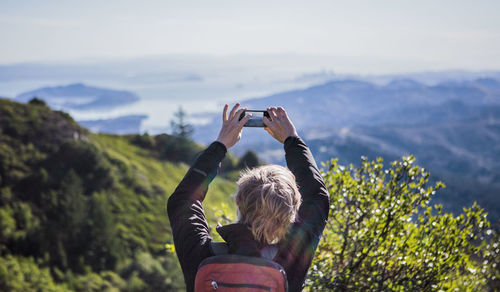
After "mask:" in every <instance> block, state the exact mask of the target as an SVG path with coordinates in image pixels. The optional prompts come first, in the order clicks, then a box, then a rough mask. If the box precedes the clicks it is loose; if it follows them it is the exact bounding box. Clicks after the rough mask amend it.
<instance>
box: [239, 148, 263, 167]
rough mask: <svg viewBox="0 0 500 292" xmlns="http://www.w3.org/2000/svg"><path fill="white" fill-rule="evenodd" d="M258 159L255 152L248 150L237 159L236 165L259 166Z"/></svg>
mask: <svg viewBox="0 0 500 292" xmlns="http://www.w3.org/2000/svg"><path fill="white" fill-rule="evenodd" d="M259 164H260V161H259V157H258V156H257V154H255V152H253V151H251V150H248V151H247V152H246V153H245V154H244V155H243V156H242V157H241V158H240V160H239V161H238V165H237V166H236V167H237V168H238V169H243V168H254V167H257V166H259Z"/></svg>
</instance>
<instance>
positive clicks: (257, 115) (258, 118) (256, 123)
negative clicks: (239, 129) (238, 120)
mask: <svg viewBox="0 0 500 292" xmlns="http://www.w3.org/2000/svg"><path fill="white" fill-rule="evenodd" d="M265 113H267V112H266V111H262V110H246V111H245V116H246V115H248V114H252V115H253V117H252V118H251V119H250V120H248V122H246V124H245V127H265V126H266V125H264V122H263V121H262V119H263V118H264V114H265Z"/></svg>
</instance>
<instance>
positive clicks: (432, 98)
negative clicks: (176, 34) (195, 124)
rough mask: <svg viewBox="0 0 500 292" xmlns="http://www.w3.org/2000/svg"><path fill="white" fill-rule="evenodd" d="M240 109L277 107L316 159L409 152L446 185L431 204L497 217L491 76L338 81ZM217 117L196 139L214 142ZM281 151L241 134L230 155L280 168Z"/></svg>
mask: <svg viewBox="0 0 500 292" xmlns="http://www.w3.org/2000/svg"><path fill="white" fill-rule="evenodd" d="M243 105H244V106H247V107H249V108H250V109H265V108H266V107H267V106H272V105H280V106H283V107H284V108H285V109H286V110H287V112H288V113H289V115H290V116H291V117H292V120H293V121H294V123H295V125H296V126H297V128H298V131H299V134H300V135H301V136H303V137H304V138H305V139H306V141H307V142H308V144H309V145H310V147H311V149H312V151H313V153H314V155H315V157H316V159H317V160H318V161H326V160H329V159H331V158H338V159H339V160H340V162H341V163H343V164H349V163H353V164H359V162H360V157H361V156H362V155H363V156H368V159H375V158H376V157H379V156H380V157H383V158H385V161H386V163H388V162H389V161H392V160H395V159H398V158H399V157H401V156H402V155H408V154H414V155H415V157H416V159H417V163H418V164H419V165H421V166H422V167H425V168H427V169H429V171H430V172H431V174H432V175H433V179H434V180H443V181H444V182H445V183H446V184H447V186H448V187H447V188H446V189H445V190H442V191H440V192H439V194H438V195H436V198H435V201H436V202H441V203H443V204H444V206H445V208H447V209H448V210H451V211H459V210H461V208H462V207H463V206H469V205H471V204H472V202H473V201H477V202H478V203H479V204H480V205H481V206H483V207H485V208H486V209H487V210H488V211H489V212H490V216H491V218H492V219H499V218H500V82H498V80H496V79H494V78H480V79H476V80H473V81H453V82H451V81H450V82H443V83H439V84H436V85H426V84H422V83H419V82H417V81H414V80H411V79H395V80H393V81H392V82H389V83H387V84H386V85H375V84H373V83H370V82H365V81H359V80H340V81H332V82H328V83H325V84H322V85H318V86H313V87H309V88H307V89H303V90H294V91H289V92H284V93H279V94H275V95H271V96H268V97H263V98H255V99H250V100H246V101H244V102H243ZM219 119H220V118H219V115H217V116H216V117H214V120H213V122H212V123H210V124H208V125H205V126H202V127H199V128H198V130H197V131H196V135H197V136H196V139H197V140H198V141H203V142H205V143H207V142H209V141H210V140H212V139H214V137H216V135H217V131H218V130H219V127H220V121H219ZM281 148H282V146H281V145H280V144H278V143H276V142H274V141H273V139H272V138H271V137H269V136H268V135H267V133H266V132H265V131H264V130H262V129H251V128H248V129H245V130H244V137H243V138H242V140H241V141H240V142H239V144H238V145H237V146H236V147H235V148H234V149H232V151H233V152H235V153H236V154H242V153H244V152H245V151H247V150H248V149H252V150H254V151H256V152H258V153H259V156H260V157H261V158H263V159H265V160H267V161H268V162H272V163H284V160H283V150H282V149H281Z"/></svg>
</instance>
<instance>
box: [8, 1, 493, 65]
mask: <svg viewBox="0 0 500 292" xmlns="http://www.w3.org/2000/svg"><path fill="white" fill-rule="evenodd" d="M498 11H500V1H498V0H475V1H459V0H454V1H447V0H434V1H428V0H419V1H409V0H395V1H392V0H379V1H368V0H367V1H358V0H351V1H334V0H327V1H316V0H310V1H295V0H287V1H284V0H283V1H281V0H280V1H276V0H252V1H238V0H211V1H206V0H205V1H194V0H182V1H165V0H161V1H153V0H151V1H126V0H120V1H111V0H109V1H93V0H86V1H73V0H68V1H54V0H45V1H38V0H26V1H19V0H2V1H0V40H1V43H2V45H1V46H0V64H14V63H22V62H68V61H69V62H74V61H82V60H95V59H128V58H138V57H144V56H162V55H171V54H183V55H186V54H187V55H189V54H204V55H217V56H220V55H222V56H226V55H259V54H276V55H284V54H288V55H294V54H296V55H301V56H315V57H318V56H325V58H327V57H333V58H337V59H343V58H345V59H348V60H354V61H351V63H354V62H358V61H357V60H359V62H358V63H363V64H364V63H366V64H370V63H372V67H371V68H373V67H376V68H381V70H384V68H385V71H391V70H394V71H415V70H424V69H430V70H454V69H463V70H498V69H500V17H498ZM373 64H376V65H373ZM367 66H368V65H367ZM356 70H358V71H363V65H359V66H357V67H356Z"/></svg>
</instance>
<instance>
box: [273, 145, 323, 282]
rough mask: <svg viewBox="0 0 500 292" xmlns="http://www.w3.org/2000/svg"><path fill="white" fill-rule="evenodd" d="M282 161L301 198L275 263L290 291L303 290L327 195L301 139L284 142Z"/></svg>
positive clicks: (321, 230)
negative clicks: (291, 176) (284, 277)
mask: <svg viewBox="0 0 500 292" xmlns="http://www.w3.org/2000/svg"><path fill="white" fill-rule="evenodd" d="M284 148H285V158H286V163H287V166H288V168H289V169H290V171H291V172H292V173H293V174H294V176H295V180H296V182H297V185H298V187H299V191H300V194H301V196H302V204H301V205H300V208H299V210H298V217H297V220H296V222H295V223H293V224H292V226H291V228H290V231H289V232H288V234H287V236H286V237H285V239H284V241H283V244H280V250H279V252H278V255H277V257H278V262H279V263H280V264H281V265H282V266H283V267H284V268H285V270H286V271H287V278H288V284H289V287H290V291H302V284H303V283H304V280H305V277H306V274H307V270H308V269H309V266H310V265H311V262H312V259H313V257H314V253H315V251H316V248H317V246H318V242H319V239H320V236H321V234H322V233H323V230H324V228H325V225H326V220H327V218H328V210H329V195H328V191H327V189H326V186H325V184H324V182H323V177H322V176H321V173H320V172H319V170H318V167H317V165H316V162H315V161H314V158H313V156H312V154H311V151H310V150H309V148H308V147H307V146H306V144H305V143H304V141H302V139H301V138H299V137H295V136H291V137H288V138H287V139H286V140H285V143H284Z"/></svg>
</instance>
